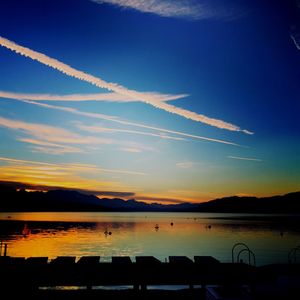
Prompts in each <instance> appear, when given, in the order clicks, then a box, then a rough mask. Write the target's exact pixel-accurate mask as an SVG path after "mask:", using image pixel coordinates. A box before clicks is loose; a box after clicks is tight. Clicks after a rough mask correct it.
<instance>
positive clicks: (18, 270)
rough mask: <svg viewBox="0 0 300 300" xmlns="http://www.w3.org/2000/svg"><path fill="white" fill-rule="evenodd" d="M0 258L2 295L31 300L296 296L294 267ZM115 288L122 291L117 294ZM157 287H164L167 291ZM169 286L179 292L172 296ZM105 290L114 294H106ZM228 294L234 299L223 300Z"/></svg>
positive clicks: (179, 259)
mask: <svg viewBox="0 0 300 300" xmlns="http://www.w3.org/2000/svg"><path fill="white" fill-rule="evenodd" d="M0 258H1V259H0V270H1V281H0V289H1V291H2V293H5V294H8V295H9V294H11V295H14V294H19V293H21V294H22V295H28V296H30V297H31V299H50V298H52V299H53V297H55V298H56V299H60V297H61V298H63V299H82V298H83V297H87V299H96V298H98V297H100V296H101V297H102V299H117V298H118V299H119V298H120V297H123V296H125V297H129V298H131V299H140V298H141V297H142V298H143V299H153V298H155V297H163V298H164V299H208V300H210V299H269V298H268V297H267V296H268V295H273V296H272V298H270V299H283V298H280V295H282V293H283V294H284V295H285V297H284V299H295V298H289V297H290V296H291V295H293V293H294V292H297V293H298V294H299V283H300V268H299V264H298V263H294V264H291V263H290V264H281V265H268V266H261V267H256V266H253V265H250V264H246V263H234V262H231V263H223V262H220V261H218V260H217V259H215V258H214V257H211V256H195V257H194V259H193V260H192V259H190V258H188V257H185V256H169V258H168V260H167V261H165V262H161V261H160V260H158V259H157V258H155V257H153V256H137V257H135V260H134V261H132V260H131V258H130V257H119V256H118V257H112V258H111V262H102V261H101V257H99V256H84V257H80V258H78V259H77V258H76V257H74V256H60V257H57V258H55V259H48V258H47V257H29V258H27V259H25V258H22V257H9V256H6V257H5V256H2V257H0ZM280 281H285V283H284V282H281V283H280ZM120 286H123V287H124V286H125V287H126V289H123V290H120V289H118V288H117V287H120ZM151 286H155V287H156V289H151ZM160 286H168V287H169V290H168V291H166V290H163V289H160ZM174 286H185V288H183V289H182V290H173V288H172V287H174ZM111 287H115V288H113V289H109V288H111ZM267 288H268V289H267ZM218 293H219V296H218ZM222 293H223V298H222V297H221V296H222ZM226 293H227V296H226ZM230 293H232V294H233V295H235V298H234V297H233V296H232V295H231V296H230V297H229V296H228V294H230ZM220 295H221V296H220ZM69 297H70V298H69ZM276 297H277V298H276ZM278 297H279V298H278ZM291 297H292V296H291Z"/></svg>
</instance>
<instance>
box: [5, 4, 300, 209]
mask: <svg viewBox="0 0 300 300" xmlns="http://www.w3.org/2000/svg"><path fill="white" fill-rule="evenodd" d="M0 46H1V47H0V139H1V143H0V181H6V182H7V181H8V182H17V183H23V184H25V185H24V186H26V187H28V188H34V187H35V188H36V189H42V190H45V189H47V188H48V187H51V188H54V187H65V188H72V189H79V190H87V191H90V192H92V193H95V194H97V195H99V196H102V197H104V196H109V197H114V196H117V197H122V198H124V199H129V198H135V199H137V200H143V201H150V202H162V203H180V202H182V201H189V202H200V201H206V200H209V199H214V198H217V197H222V196H229V195H256V196H267V195H274V194H284V193H287V192H293V191H298V190H300V102H299V101H300V1H298V0H290V1H288V0H287V1H280V0H278V1H276V0H275V1H271V0H269V1H260V0H257V1H247V0H228V1H222V0H182V1H181V0H174V1H171V0H148V1H146V0H140V1H139V0H103V1H102V0H51V1H50V0H43V1H40V0H27V1H22V0H3V1H1V2H0Z"/></svg>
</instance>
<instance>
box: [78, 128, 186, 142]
mask: <svg viewBox="0 0 300 300" xmlns="http://www.w3.org/2000/svg"><path fill="white" fill-rule="evenodd" d="M76 126H77V127H78V128H79V129H81V130H84V131H88V132H91V133H129V134H138V135H146V136H153V137H159V138H162V139H170V140H176V141H183V140H184V139H183V138H180V137H173V136H170V135H166V134H156V133H150V132H144V131H137V130H128V129H116V128H107V127H102V126H97V125H93V126H88V125H83V124H77V125H76Z"/></svg>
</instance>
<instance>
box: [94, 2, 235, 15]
mask: <svg viewBox="0 0 300 300" xmlns="http://www.w3.org/2000/svg"><path fill="white" fill-rule="evenodd" d="M91 1H93V2H95V3H98V4H103V3H106V4H110V5H114V6H116V7H120V8H122V9H134V10H136V11H140V12H142V13H151V14H155V15H158V16H161V17H169V18H170V17H171V18H186V19H191V20H201V19H208V18H216V17H220V16H223V17H226V16H227V17H228V16H229V14H228V12H227V13H225V11H220V10H215V9H214V10H213V9H210V8H209V6H208V5H206V3H205V2H204V1H203V0H202V1H199V0H197V1H195V0H186V1H178V0H91ZM208 3H209V2H208Z"/></svg>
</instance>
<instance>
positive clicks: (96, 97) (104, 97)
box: [0, 91, 188, 102]
mask: <svg viewBox="0 0 300 300" xmlns="http://www.w3.org/2000/svg"><path fill="white" fill-rule="evenodd" d="M144 94H149V95H152V96H153V97H155V98H157V99H159V101H162V102H164V101H171V100H177V99H181V98H184V97H187V96H188V95H187V94H179V95H170V94H160V93H151V92H148V93H147V92H145V93H144ZM0 98H6V99H15V100H31V101H107V102H138V100H136V99H130V98H129V97H128V96H124V95H120V94H117V93H115V92H112V93H98V94H69V95H54V94H24V93H15V92H7V91H0Z"/></svg>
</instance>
